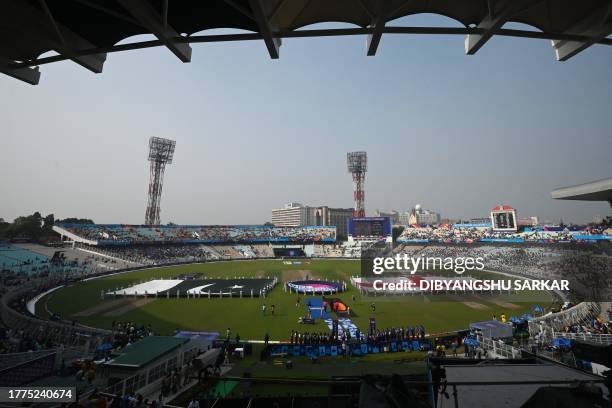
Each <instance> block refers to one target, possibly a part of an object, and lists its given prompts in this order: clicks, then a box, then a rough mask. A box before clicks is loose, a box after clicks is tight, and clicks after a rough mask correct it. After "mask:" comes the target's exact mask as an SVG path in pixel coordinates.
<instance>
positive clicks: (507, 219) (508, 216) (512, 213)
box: [491, 205, 518, 231]
mask: <svg viewBox="0 0 612 408" xmlns="http://www.w3.org/2000/svg"><path fill="white" fill-rule="evenodd" d="M491 224H492V225H493V231H517V230H518V223H517V218H516V210H515V209H514V208H512V207H510V206H509V205H498V206H497V207H495V208H493V209H492V210H491Z"/></svg>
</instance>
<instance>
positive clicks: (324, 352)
mask: <svg viewBox="0 0 612 408" xmlns="http://www.w3.org/2000/svg"><path fill="white" fill-rule="evenodd" d="M319 355H320V356H325V355H327V352H326V351H325V346H319Z"/></svg>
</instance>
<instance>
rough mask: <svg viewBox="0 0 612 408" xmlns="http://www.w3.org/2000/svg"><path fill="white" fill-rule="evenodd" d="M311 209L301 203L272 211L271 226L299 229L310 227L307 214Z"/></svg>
mask: <svg viewBox="0 0 612 408" xmlns="http://www.w3.org/2000/svg"><path fill="white" fill-rule="evenodd" d="M310 211H311V207H308V206H305V205H302V204H301V203H288V204H285V206H284V207H283V208H275V209H273V210H272V224H274V225H276V226H277V227H300V226H302V225H312V224H310V223H309V222H308V221H310V219H309V218H311V217H309V216H308V215H309V214H308V213H309V212H310Z"/></svg>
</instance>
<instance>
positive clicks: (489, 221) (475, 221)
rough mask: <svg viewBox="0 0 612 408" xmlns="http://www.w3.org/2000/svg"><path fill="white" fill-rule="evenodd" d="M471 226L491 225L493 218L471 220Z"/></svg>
mask: <svg viewBox="0 0 612 408" xmlns="http://www.w3.org/2000/svg"><path fill="white" fill-rule="evenodd" d="M470 224H491V217H476V218H470Z"/></svg>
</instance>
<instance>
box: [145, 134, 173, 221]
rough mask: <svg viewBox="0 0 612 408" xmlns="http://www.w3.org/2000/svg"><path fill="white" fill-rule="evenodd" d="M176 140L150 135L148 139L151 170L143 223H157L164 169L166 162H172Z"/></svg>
mask: <svg viewBox="0 0 612 408" xmlns="http://www.w3.org/2000/svg"><path fill="white" fill-rule="evenodd" d="M175 145H176V141H174V140H170V139H162V138H161V137H152V138H150V139H149V161H150V162H151V170H150V176H149V201H148V202H147V211H146V214H145V225H159V224H160V219H159V213H160V202H161V193H162V185H163V183H164V171H165V170H166V164H170V163H172V157H173V156H174V147H175Z"/></svg>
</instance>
